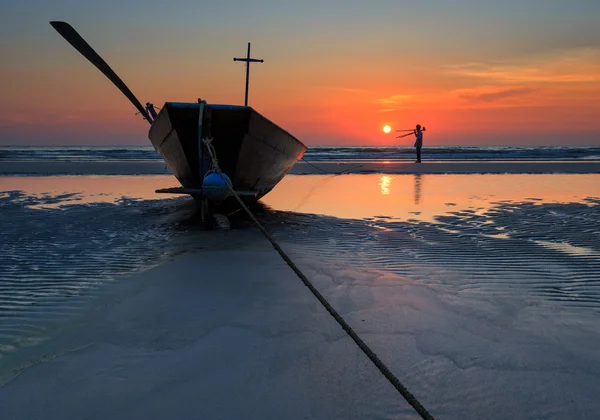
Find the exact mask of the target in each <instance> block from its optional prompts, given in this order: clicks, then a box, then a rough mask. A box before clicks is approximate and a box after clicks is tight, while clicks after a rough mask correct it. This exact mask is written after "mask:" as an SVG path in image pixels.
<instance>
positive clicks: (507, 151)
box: [0, 146, 600, 162]
mask: <svg viewBox="0 0 600 420" xmlns="http://www.w3.org/2000/svg"><path fill="white" fill-rule="evenodd" d="M425 150H426V155H427V159H429V160H439V161H453V160H513V161H514V160H528V161H529V160H534V161H535V160H600V147H597V146H580V147H568V146H560V147H555V146H554V147H549V146H548V147H512V146H510V147H509V146H499V147H467V146H451V147H441V146H435V147H426V148H425ZM414 153H415V152H414V148H412V147H367V146H364V147H349V146H348V147H347V146H344V147H341V146H339V147H323V146H311V147H309V148H308V150H307V152H306V153H305V155H304V159H306V160H308V161H362V160H413V159H414ZM161 159H162V158H161V157H160V156H159V155H158V154H157V153H156V152H155V150H154V149H153V148H152V146H105V147H100V146H95V147H91V146H80V147H33V146H32V147H16V146H2V147H0V162H2V161H14V160H24V161H132V160H136V161H154V160H161Z"/></svg>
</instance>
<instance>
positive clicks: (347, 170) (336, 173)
mask: <svg viewBox="0 0 600 420" xmlns="http://www.w3.org/2000/svg"><path fill="white" fill-rule="evenodd" d="M301 160H303V161H304V162H305V163H308V164H309V165H310V166H312V167H313V168H315V169H317V170H319V171H321V172H323V173H324V174H333V175H342V174H344V173H346V172H350V171H351V170H353V169H357V168H360V167H362V165H357V166H353V167H352V168H349V169H346V170H345V171H342V172H331V171H326V170H325V169H321V168H319V167H318V166H315V165H313V164H312V163H310V162H309V161H308V160H306V159H304V158H301Z"/></svg>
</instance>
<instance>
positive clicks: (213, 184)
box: [202, 170, 231, 202]
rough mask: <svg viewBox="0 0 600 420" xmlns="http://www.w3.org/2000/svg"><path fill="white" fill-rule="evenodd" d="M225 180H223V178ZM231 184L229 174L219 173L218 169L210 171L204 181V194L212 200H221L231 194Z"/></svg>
mask: <svg viewBox="0 0 600 420" xmlns="http://www.w3.org/2000/svg"><path fill="white" fill-rule="evenodd" d="M221 176H223V178H225V181H223V178H221ZM227 184H229V185H231V180H230V179H229V177H228V176H227V175H225V174H224V173H223V172H221V174H220V175H219V174H218V173H217V172H216V171H214V170H212V171H208V172H207V174H206V175H205V176H204V182H203V183H202V190H203V191H204V195H205V196H206V197H208V198H209V199H210V200H212V201H215V202H221V201H223V200H225V199H226V198H227V197H228V196H229V194H230V191H229V187H228V185H227Z"/></svg>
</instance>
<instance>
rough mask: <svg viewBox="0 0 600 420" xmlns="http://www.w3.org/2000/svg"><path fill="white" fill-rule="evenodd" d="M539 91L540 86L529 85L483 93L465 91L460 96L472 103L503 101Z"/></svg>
mask: <svg viewBox="0 0 600 420" xmlns="http://www.w3.org/2000/svg"><path fill="white" fill-rule="evenodd" d="M537 91H539V89H538V88H529V87H524V86H523V87H517V88H512V87H511V88H499V89H497V90H496V91H492V92H483V93H463V94H459V95H458V96H459V97H460V98H461V99H464V100H466V101H467V102H471V103H478V102H485V103H492V102H498V101H502V100H504V99H507V98H513V97H516V96H523V95H528V94H530V93H533V92H537Z"/></svg>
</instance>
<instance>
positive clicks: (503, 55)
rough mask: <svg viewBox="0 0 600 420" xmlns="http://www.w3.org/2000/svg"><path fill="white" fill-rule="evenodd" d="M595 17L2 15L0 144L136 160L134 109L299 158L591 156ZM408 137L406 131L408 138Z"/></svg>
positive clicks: (156, 6) (239, 7) (586, 4)
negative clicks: (236, 120)
mask: <svg viewBox="0 0 600 420" xmlns="http://www.w3.org/2000/svg"><path fill="white" fill-rule="evenodd" d="M598 16H600V1H570V2H568V1H556V0H554V1H552V0H550V1H539V0H529V1H523V2H521V1H512V0H511V1H504V2H495V1H470V0H456V1H453V2H444V3H442V2H440V1H427V0H424V1H420V2H414V1H401V0H395V1H392V0H380V1H371V2H364V1H361V2H359V1H355V0H347V1H314V0H306V1H303V2H296V1H266V0H262V1H252V2H247V1H241V0H229V1H219V2H209V1H173V2H170V3H167V2H156V1H122V2H120V3H117V4H108V3H101V2H87V1H74V0H59V1H53V2H42V1H33V0H29V1H27V0H25V1H20V2H12V3H9V2H7V1H5V0H2V1H1V2H0V53H1V54H2V57H4V60H3V64H2V66H1V67H0V93H1V96H2V97H3V99H4V100H3V101H2V104H1V105H0V107H1V109H0V144H132V145H135V144H140V145H143V144H148V140H147V137H146V134H147V123H145V122H144V121H142V120H140V119H139V116H137V117H136V116H135V115H134V114H135V109H134V108H133V106H132V105H131V104H130V103H129V102H128V101H127V100H126V99H125V98H124V97H123V96H122V95H121V93H120V92H119V91H118V90H117V89H116V88H114V87H113V86H112V85H111V84H110V82H109V81H107V80H106V79H105V78H104V76H103V75H102V74H100V73H99V72H98V71H97V70H96V69H95V68H94V67H93V66H92V65H91V64H89V63H88V62H87V61H86V60H85V59H84V58H82V57H81V56H79V54H78V53H77V52H76V51H75V50H74V49H73V48H72V47H71V46H70V45H68V44H67V43H66V42H65V41H64V40H63V39H62V38H61V37H60V36H59V35H58V34H57V33H56V32H55V31H54V30H53V29H52V27H51V26H50V25H49V24H48V22H49V21H50V20H64V21H67V22H69V23H71V24H72V25H73V26H74V27H75V29H77V30H78V31H79V32H80V34H81V35H82V36H83V37H84V38H85V39H86V40H87V41H88V42H89V43H90V44H91V45H92V47H93V48H95V49H96V51H97V52H98V53H100V55H102V56H103V57H104V58H105V59H106V61H107V62H108V63H109V64H110V65H111V66H112V67H113V69H114V70H115V71H116V72H117V74H119V75H120V76H121V78H122V79H123V80H124V81H125V82H126V83H127V84H128V85H129V87H130V88H131V89H132V91H133V92H134V93H135V94H136V95H137V96H138V98H139V99H140V100H141V101H142V102H145V101H146V100H150V101H153V102H155V103H156V104H161V103H163V102H165V101H195V100H196V98H198V97H202V98H205V99H207V100H208V101H209V102H214V103H233V104H241V103H242V102H243V95H244V91H243V90H244V71H245V70H244V65H243V64H241V63H234V62H233V61H232V58H233V57H234V56H236V57H237V56H243V55H244V54H245V49H246V44H247V42H248V41H251V42H252V50H253V55H254V56H256V57H258V58H263V59H265V63H264V64H258V65H254V66H253V67H252V71H251V86H250V104H251V105H252V106H253V107H255V108H256V109H257V110H258V111H259V112H261V113H262V114H264V115H265V116H267V117H268V118H270V119H272V120H273V121H274V122H276V123H277V124H279V125H281V126H282V127H284V128H285V129H287V130H288V131H290V132H292V134H294V135H296V136H297V137H298V138H300V139H301V140H302V141H304V142H305V143H306V144H308V145H317V144H355V145H356V144H376V145H390V144H397V143H398V141H397V140H395V139H394V138H393V136H390V135H385V134H383V132H382V130H381V127H383V125H386V124H389V125H391V126H392V127H393V128H407V127H408V128H410V127H412V126H414V124H416V123H420V124H422V125H425V126H427V127H428V133H427V134H428V136H427V139H428V141H429V144H437V145H444V144H471V145H477V144H480V145H491V144H494V145H497V144H525V145H527V144H531V145H534V144H540V145H542V144H558V145H560V144H565V145H569V144H600V103H599V102H600V101H598V99H600V25H598V24H597V17H598ZM405 126H406V127H405Z"/></svg>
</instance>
